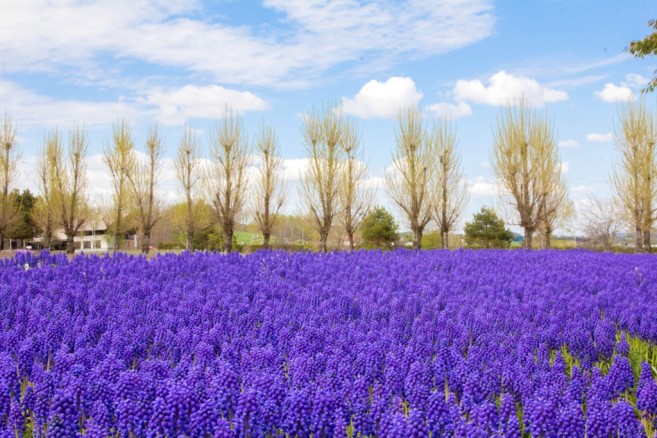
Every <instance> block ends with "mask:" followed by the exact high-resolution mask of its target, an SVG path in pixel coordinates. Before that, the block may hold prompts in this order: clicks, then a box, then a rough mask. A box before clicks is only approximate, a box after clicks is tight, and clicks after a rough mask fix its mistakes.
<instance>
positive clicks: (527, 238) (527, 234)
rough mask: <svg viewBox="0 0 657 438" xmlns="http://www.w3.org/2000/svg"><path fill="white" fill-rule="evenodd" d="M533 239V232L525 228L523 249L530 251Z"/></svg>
mask: <svg viewBox="0 0 657 438" xmlns="http://www.w3.org/2000/svg"><path fill="white" fill-rule="evenodd" d="M533 238H534V230H531V229H529V228H525V249H532V240H533Z"/></svg>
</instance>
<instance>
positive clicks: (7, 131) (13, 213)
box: [0, 114, 20, 250]
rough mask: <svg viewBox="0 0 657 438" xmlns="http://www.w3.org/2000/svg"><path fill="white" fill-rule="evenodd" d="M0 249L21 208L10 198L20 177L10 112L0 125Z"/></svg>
mask: <svg viewBox="0 0 657 438" xmlns="http://www.w3.org/2000/svg"><path fill="white" fill-rule="evenodd" d="M0 148H1V150H0V184H1V185H2V187H1V190H2V192H1V193H0V250H2V249H4V244H5V237H6V234H7V231H8V230H9V228H10V227H11V226H12V224H13V223H14V222H15V221H16V220H17V218H18V215H19V209H18V208H17V206H16V205H15V203H14V202H12V201H11V199H10V198H9V194H10V192H11V189H12V188H13V185H14V183H15V182H16V178H17V177H18V161H19V159H20V156H19V154H18V145H17V143H16V125H14V123H13V122H12V121H11V118H10V117H9V115H8V114H5V117H4V119H3V121H2V126H1V127H0Z"/></svg>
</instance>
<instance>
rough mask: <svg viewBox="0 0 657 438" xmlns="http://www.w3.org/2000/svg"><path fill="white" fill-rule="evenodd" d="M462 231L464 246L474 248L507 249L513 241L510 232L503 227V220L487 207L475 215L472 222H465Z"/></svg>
mask: <svg viewBox="0 0 657 438" xmlns="http://www.w3.org/2000/svg"><path fill="white" fill-rule="evenodd" d="M464 231H465V242H466V244H467V245H468V246H469V247H474V248H508V247H509V244H510V243H511V239H513V234H512V233H511V231H509V230H507V229H506V228H505V227H504V220H502V219H501V218H500V217H498V216H497V214H496V213H495V211H494V210H492V209H490V208H488V207H482V208H481V210H479V212H478V213H475V214H474V217H473V220H472V222H466V224H465V228H464Z"/></svg>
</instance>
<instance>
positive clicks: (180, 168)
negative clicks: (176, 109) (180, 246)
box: [174, 126, 202, 251]
mask: <svg viewBox="0 0 657 438" xmlns="http://www.w3.org/2000/svg"><path fill="white" fill-rule="evenodd" d="M200 157H201V147H200V145H199V142H198V139H197V138H196V134H195V133H194V131H193V130H192V129H191V128H190V127H189V126H185V133H184V134H183V138H182V140H180V143H179V144H178V155H177V157H176V161H175V163H174V165H175V167H176V177H177V178H178V182H179V183H180V186H181V188H182V191H183V194H184V196H185V207H186V208H185V216H184V219H183V224H182V231H183V233H184V234H185V248H186V249H188V250H190V251H193V250H194V236H195V234H196V231H197V230H198V228H199V217H198V212H197V209H196V208H195V202H196V199H195V198H196V196H197V193H196V191H197V189H198V186H197V185H198V183H199V181H200V180H201V170H202V169H201V162H200V161H199V159H200Z"/></svg>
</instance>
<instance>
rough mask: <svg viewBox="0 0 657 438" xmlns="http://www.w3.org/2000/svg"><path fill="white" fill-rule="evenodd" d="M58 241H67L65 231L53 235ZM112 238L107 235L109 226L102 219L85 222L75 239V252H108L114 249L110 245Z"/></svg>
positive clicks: (58, 231) (57, 231)
mask: <svg viewBox="0 0 657 438" xmlns="http://www.w3.org/2000/svg"><path fill="white" fill-rule="evenodd" d="M53 238H54V239H56V240H61V241H66V234H65V233H64V230H62V229H58V230H56V231H55V232H54V233H53ZM111 238H112V236H110V235H109V234H107V225H106V224H105V221H103V220H102V219H98V220H93V221H89V222H85V223H84V224H83V225H82V226H81V227H80V230H79V231H78V234H77V235H76V236H75V237H73V242H74V243H75V251H76V252H79V251H83V252H106V251H109V250H110V249H112V245H111V244H110V241H111Z"/></svg>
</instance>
